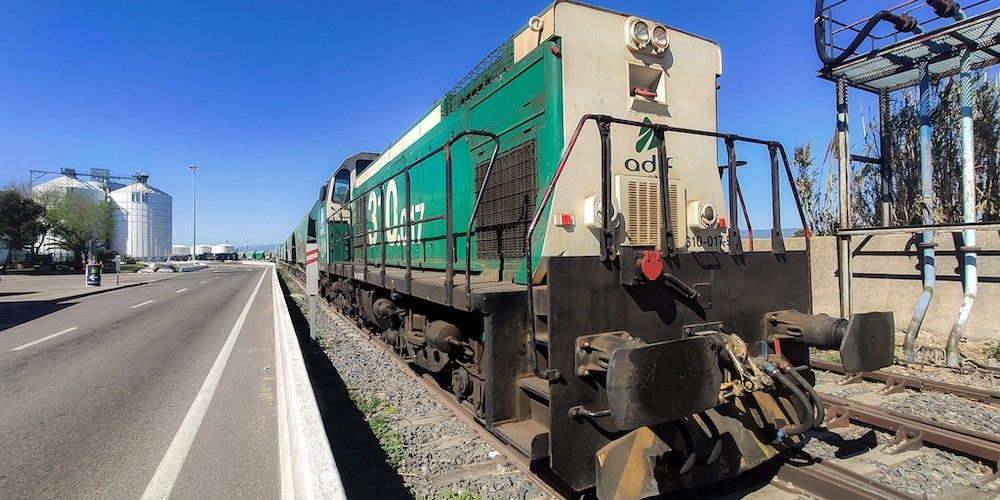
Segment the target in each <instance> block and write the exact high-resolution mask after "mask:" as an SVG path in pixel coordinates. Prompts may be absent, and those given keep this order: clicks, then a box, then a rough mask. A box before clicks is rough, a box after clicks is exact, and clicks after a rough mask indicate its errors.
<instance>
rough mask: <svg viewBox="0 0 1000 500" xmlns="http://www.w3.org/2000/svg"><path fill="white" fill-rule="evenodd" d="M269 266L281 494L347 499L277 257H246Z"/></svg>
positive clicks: (289, 496)
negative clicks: (273, 259) (274, 259)
mask: <svg viewBox="0 0 1000 500" xmlns="http://www.w3.org/2000/svg"><path fill="white" fill-rule="evenodd" d="M243 263H244V264H251V265H259V266H268V267H270V268H271V269H272V270H273V271H274V272H272V273H271V297H272V299H273V307H274V351H275V353H274V359H275V378H276V385H277V410H278V451H279V459H280V463H281V498H282V499H294V498H307V499H312V498H323V499H336V500H346V498H347V496H346V495H345V493H344V486H343V484H342V483H341V480H340V472H339V471H338V470H337V463H336V462H335V461H334V458H333V452H332V451H331V449H330V442H329V441H328V440H327V437H326V428H325V427H324V426H323V419H322V417H321V416H320V413H319V406H318V404H317V403H316V395H315V393H313V388H312V383H311V382H310V381H309V374H308V373H306V367H305V361H304V360H303V358H302V351H301V350H300V348H299V341H298V338H297V337H296V335H295V327H294V326H292V317H291V316H290V315H289V313H288V306H287V305H286V304H285V300H284V298H285V295H284V293H283V292H282V290H281V285H280V284H279V283H278V273H277V268H276V266H275V265H274V263H272V262H261V261H243Z"/></svg>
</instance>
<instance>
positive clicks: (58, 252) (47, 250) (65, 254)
mask: <svg viewBox="0 0 1000 500" xmlns="http://www.w3.org/2000/svg"><path fill="white" fill-rule="evenodd" d="M49 193H51V194H55V195H66V194H70V193H73V194H80V195H84V196H87V197H89V198H91V199H93V200H94V201H99V200H102V199H104V197H105V196H107V191H105V190H104V186H103V185H102V184H101V183H98V182H89V181H85V180H82V179H80V178H78V177H77V176H76V170H74V169H72V168H64V169H62V175H60V176H59V177H56V178H54V179H51V180H48V181H46V182H43V183H41V184H37V185H35V186H32V187H31V194H32V196H33V197H34V198H35V199H36V200H37V201H39V202H40V203H42V204H46V203H47V201H46V196H47V194H49ZM39 253H41V254H43V255H44V254H49V255H51V256H52V260H53V261H54V262H68V261H71V260H73V252H70V251H68V250H64V249H62V248H61V247H60V246H59V242H58V239H57V238H56V237H55V236H53V235H51V234H47V235H46V236H45V239H44V240H42V245H41V247H40V252H39Z"/></svg>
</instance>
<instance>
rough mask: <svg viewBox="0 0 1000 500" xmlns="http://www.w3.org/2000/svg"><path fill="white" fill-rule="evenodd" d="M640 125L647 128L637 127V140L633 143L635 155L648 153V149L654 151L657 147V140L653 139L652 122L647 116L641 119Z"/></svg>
mask: <svg viewBox="0 0 1000 500" xmlns="http://www.w3.org/2000/svg"><path fill="white" fill-rule="evenodd" d="M642 123H645V124H646V125H648V126H647V127H639V140H637V141H636V142H635V152H636V153H641V152H643V151H649V150H650V149H655V148H656V146H657V140H656V138H655V137H653V122H652V121H651V120H650V119H649V117H648V116H647V117H645V118H643V119H642Z"/></svg>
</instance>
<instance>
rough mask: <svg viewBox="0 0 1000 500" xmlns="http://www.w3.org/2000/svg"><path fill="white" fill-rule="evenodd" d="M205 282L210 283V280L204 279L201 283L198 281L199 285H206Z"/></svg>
mask: <svg viewBox="0 0 1000 500" xmlns="http://www.w3.org/2000/svg"><path fill="white" fill-rule="evenodd" d="M205 283H208V280H205V281H202V282H201V283H198V284H199V285H204V284H205Z"/></svg>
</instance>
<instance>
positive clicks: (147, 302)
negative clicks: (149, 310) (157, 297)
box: [131, 299, 153, 309]
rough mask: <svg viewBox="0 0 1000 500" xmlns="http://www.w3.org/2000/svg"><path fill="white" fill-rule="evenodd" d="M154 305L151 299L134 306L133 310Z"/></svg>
mask: <svg viewBox="0 0 1000 500" xmlns="http://www.w3.org/2000/svg"><path fill="white" fill-rule="evenodd" d="M152 303H153V299H150V300H147V301H145V302H140V303H138V304H136V305H134V306H132V307H131V309H135V308H136V307H142V306H144V305H146V304H152Z"/></svg>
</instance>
